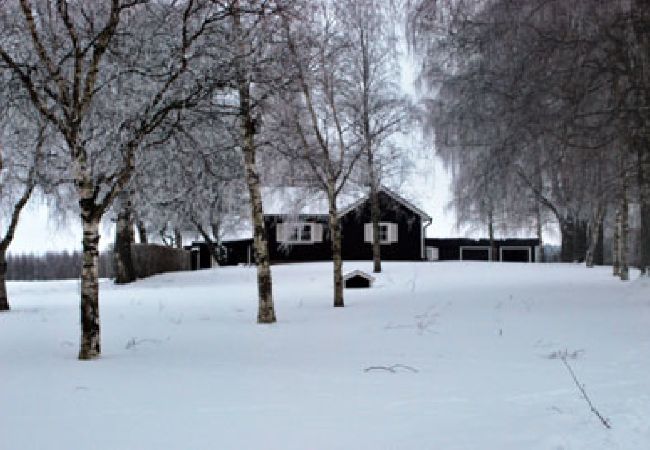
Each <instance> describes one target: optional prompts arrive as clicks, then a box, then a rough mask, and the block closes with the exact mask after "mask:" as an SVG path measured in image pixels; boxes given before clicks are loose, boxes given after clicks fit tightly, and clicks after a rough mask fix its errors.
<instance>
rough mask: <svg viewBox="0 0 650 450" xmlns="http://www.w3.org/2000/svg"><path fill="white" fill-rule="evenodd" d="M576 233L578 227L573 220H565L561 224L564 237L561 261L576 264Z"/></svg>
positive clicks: (561, 232)
mask: <svg viewBox="0 0 650 450" xmlns="http://www.w3.org/2000/svg"><path fill="white" fill-rule="evenodd" d="M575 233H576V226H575V221H574V220H573V219H572V218H570V217H569V218H565V219H564V220H562V221H561V222H560V234H561V235H562V243H561V245H562V247H561V249H560V260H561V261H562V262H574V259H573V257H574V256H575V250H574V247H575Z"/></svg>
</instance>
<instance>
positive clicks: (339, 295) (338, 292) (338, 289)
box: [329, 187, 344, 307]
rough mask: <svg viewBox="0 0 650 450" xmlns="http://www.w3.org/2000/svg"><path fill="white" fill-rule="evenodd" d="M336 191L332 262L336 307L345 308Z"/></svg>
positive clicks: (332, 198)
mask: <svg viewBox="0 0 650 450" xmlns="http://www.w3.org/2000/svg"><path fill="white" fill-rule="evenodd" d="M333 191H334V189H333V188H332V187H330V193H329V227H330V234H331V236H332V262H333V263H334V306H335V307H343V306H344V303H343V258H342V255H341V223H340V221H339V216H338V211H337V209H336V197H335V196H334V193H333Z"/></svg>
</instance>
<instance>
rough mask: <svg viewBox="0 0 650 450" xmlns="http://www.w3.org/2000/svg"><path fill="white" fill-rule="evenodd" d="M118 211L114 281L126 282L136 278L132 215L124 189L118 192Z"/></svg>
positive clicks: (127, 194)
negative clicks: (132, 252)
mask: <svg viewBox="0 0 650 450" xmlns="http://www.w3.org/2000/svg"><path fill="white" fill-rule="evenodd" d="M119 198H120V203H121V204H120V212H119V213H118V214H117V221H116V223H115V249H114V253H113V259H114V267H115V283H116V284H127V283H132V282H133V281H135V280H136V276H135V267H134V265H133V258H132V255H131V245H132V244H133V243H134V240H135V236H134V234H133V215H132V209H131V201H130V199H129V193H128V192H127V191H126V190H125V191H123V192H121V193H120V194H119Z"/></svg>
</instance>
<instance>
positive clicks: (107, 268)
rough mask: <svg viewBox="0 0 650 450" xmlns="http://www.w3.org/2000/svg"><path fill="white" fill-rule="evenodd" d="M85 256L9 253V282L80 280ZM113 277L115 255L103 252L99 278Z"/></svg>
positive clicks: (48, 253) (72, 253)
mask: <svg viewBox="0 0 650 450" xmlns="http://www.w3.org/2000/svg"><path fill="white" fill-rule="evenodd" d="M82 260H83V255H82V253H81V252H79V251H74V252H67V251H64V252H46V253H44V254H42V255H36V254H34V253H19V254H13V253H9V254H8V255H7V280H9V281H12V280H14V281H33V280H68V279H75V278H79V277H80V275H81V263H82ZM112 276H113V254H112V252H102V253H101V254H100V255H99V277H100V278H111V277H112Z"/></svg>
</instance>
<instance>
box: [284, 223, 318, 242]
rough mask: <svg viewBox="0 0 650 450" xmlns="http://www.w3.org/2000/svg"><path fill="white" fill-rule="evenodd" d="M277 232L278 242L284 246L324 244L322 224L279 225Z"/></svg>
mask: <svg viewBox="0 0 650 450" xmlns="http://www.w3.org/2000/svg"><path fill="white" fill-rule="evenodd" d="M276 231H277V235H276V238H277V241H278V242H280V243H283V244H312V243H314V242H323V225H322V224H320V223H308V222H295V223H290V222H287V223H278V224H277V229H276Z"/></svg>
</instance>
